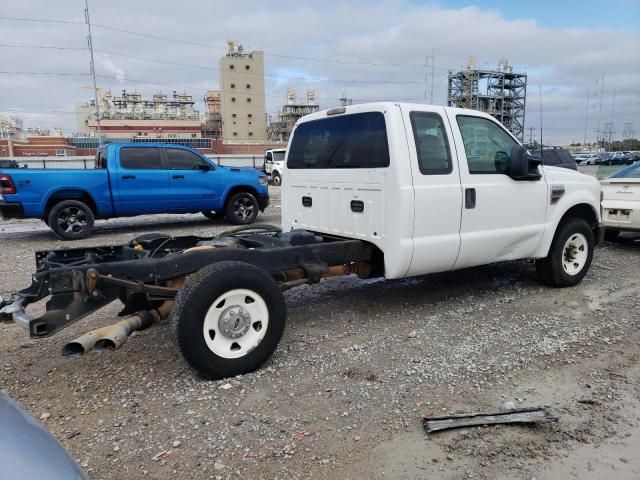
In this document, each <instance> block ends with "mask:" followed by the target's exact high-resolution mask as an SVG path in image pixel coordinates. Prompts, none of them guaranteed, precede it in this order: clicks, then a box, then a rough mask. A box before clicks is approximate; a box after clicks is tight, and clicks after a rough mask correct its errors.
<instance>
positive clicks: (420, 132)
mask: <svg viewBox="0 0 640 480" xmlns="http://www.w3.org/2000/svg"><path fill="white" fill-rule="evenodd" d="M409 117H410V118H411V127H412V128H413V138H414V139H415V142H416V151H417V153H418V166H419V167H420V172H421V173H422V174H423V175H445V174H448V173H451V170H452V165H451V154H450V151H449V141H448V139H447V134H446V132H445V130H444V123H443V122H442V117H440V115H438V114H437V113H429V112H411V113H410V114H409Z"/></svg>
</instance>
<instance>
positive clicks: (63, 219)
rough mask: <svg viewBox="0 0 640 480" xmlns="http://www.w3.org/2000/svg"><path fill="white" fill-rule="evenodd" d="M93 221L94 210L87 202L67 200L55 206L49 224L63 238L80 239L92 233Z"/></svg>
mask: <svg viewBox="0 0 640 480" xmlns="http://www.w3.org/2000/svg"><path fill="white" fill-rule="evenodd" d="M93 221H94V217H93V212H92V211H91V209H90V208H89V207H88V206H87V205H86V204H85V203H82V202H80V201H78V200H65V201H63V202H60V203H57V204H55V205H54V206H53V208H52V209H51V211H50V212H49V219H48V225H49V228H51V230H52V231H53V233H54V234H55V235H56V237H58V238H60V239H62V240H80V239H82V238H85V237H87V236H88V235H89V234H90V233H91V229H92V228H93Z"/></svg>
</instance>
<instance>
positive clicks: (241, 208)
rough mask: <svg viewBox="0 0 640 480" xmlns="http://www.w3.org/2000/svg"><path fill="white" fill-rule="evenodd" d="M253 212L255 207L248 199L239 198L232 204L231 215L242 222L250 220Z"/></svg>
mask: <svg viewBox="0 0 640 480" xmlns="http://www.w3.org/2000/svg"><path fill="white" fill-rule="evenodd" d="M255 210H256V206H255V205H254V203H253V201H252V200H251V198H249V197H240V198H238V199H237V200H236V201H234V202H233V214H234V215H235V216H236V218H239V219H240V220H242V221H246V220H248V219H249V218H251V217H252V216H253V214H254V212H255Z"/></svg>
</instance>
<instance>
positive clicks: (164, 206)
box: [0, 143, 269, 240]
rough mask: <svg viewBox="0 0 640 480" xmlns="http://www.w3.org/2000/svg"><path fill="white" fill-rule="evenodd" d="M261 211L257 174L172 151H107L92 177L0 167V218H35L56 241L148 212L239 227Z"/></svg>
mask: <svg viewBox="0 0 640 480" xmlns="http://www.w3.org/2000/svg"><path fill="white" fill-rule="evenodd" d="M268 204H269V192H268V179H267V177H266V176H265V175H264V174H263V173H262V172H258V171H257V170H253V169H240V168H229V167H223V166H220V165H216V164H215V163H213V162H212V161H210V160H209V159H207V158H206V157H204V156H202V155H201V154H200V153H199V152H197V151H195V150H192V149H190V148H187V147H181V146H176V145H163V144H144V145H142V144H139V143H130V144H129V143H126V144H108V145H106V146H103V147H100V148H99V149H98V150H97V153H96V161H95V169H93V170H80V169H64V170H63V169H32V168H27V169H12V168H4V169H3V168H0V215H2V217H3V218H40V219H42V220H44V221H45V222H46V223H47V225H49V227H50V228H51V230H53V232H54V233H55V235H56V236H58V237H59V238H61V239H63V240H76V239H80V238H84V237H86V236H87V235H89V233H90V232H91V230H92V228H93V223H94V220H95V219H97V218H114V217H127V216H134V215H145V214H154V213H196V212H202V213H203V214H204V215H205V216H207V217H208V218H212V219H213V218H224V217H226V218H227V220H228V221H229V222H231V223H233V224H238V225H244V224H248V223H252V222H253V221H255V219H256V217H257V215H258V211H259V210H260V211H263V210H264V209H265V208H266V207H267V205H268Z"/></svg>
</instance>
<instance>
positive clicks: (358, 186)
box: [282, 103, 600, 278]
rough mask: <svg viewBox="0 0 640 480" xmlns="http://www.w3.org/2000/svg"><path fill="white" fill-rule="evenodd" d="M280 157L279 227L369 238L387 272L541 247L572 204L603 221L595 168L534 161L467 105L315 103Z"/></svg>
mask: <svg viewBox="0 0 640 480" xmlns="http://www.w3.org/2000/svg"><path fill="white" fill-rule="evenodd" d="M514 155H516V156H519V158H517V159H513V156H514ZM518 161H519V162H521V164H520V165H517V162H518ZM514 162H515V163H514ZM522 162H524V163H522ZM285 163H286V165H285V169H284V170H285V176H286V178H287V182H286V185H284V187H283V192H282V227H283V230H284V231H289V230H294V229H306V230H310V231H313V232H317V233H321V234H328V235H335V236H340V237H347V238H355V239H361V240H364V241H366V242H370V243H372V244H374V245H375V246H376V247H378V248H379V249H380V251H381V252H382V253H383V255H384V274H385V277H386V278H402V277H407V276H412V275H422V274H426V273H434V272H442V271H448V270H457V269H462V268H466V267H471V266H475V265H482V264H487V263H492V262H499V261H505V260H514V259H522V258H533V259H542V258H545V257H547V255H548V253H549V250H550V248H551V247H552V242H553V240H554V237H555V236H556V231H557V229H558V227H559V225H561V223H562V222H563V221H565V220H566V219H568V218H572V217H574V216H576V215H577V216H578V217H580V218H581V219H583V220H584V222H585V223H587V224H588V228H589V229H590V233H591V234H592V235H593V236H594V237H595V238H597V237H598V236H599V232H600V230H599V227H598V225H599V224H600V205H599V195H600V186H599V184H598V182H597V180H596V179H595V178H592V177H589V176H586V175H583V174H580V173H578V172H576V171H570V170H568V169H564V168H557V167H546V166H542V165H540V162H539V160H536V159H534V158H532V157H531V156H530V155H529V154H528V152H526V149H525V148H524V147H523V146H522V145H521V144H520V142H519V141H518V140H517V139H516V138H515V137H514V136H513V135H512V134H511V133H510V132H509V131H508V130H506V129H505V128H504V127H503V126H502V125H501V124H500V123H498V122H497V121H496V120H495V119H494V118H493V117H491V116H490V115H487V114H484V113H482V112H478V111H474V110H464V109H457V108H449V107H440V106H429V105H421V104H420V105H419V104H398V103H376V104H363V105H353V106H348V107H342V108H337V109H333V110H328V111H324V112H318V113H314V114H312V115H307V116H305V117H304V118H303V119H301V120H300V121H299V122H298V124H297V125H296V127H295V129H294V131H293V133H292V137H291V140H290V143H289V146H288V149H287V156H286V162H285ZM583 240H585V239H583V235H581V236H580V242H578V243H580V245H578V244H576V248H577V249H584V248H586V247H585V245H583V243H584V242H583ZM580 251H582V250H580ZM583 260H584V261H586V259H583ZM574 263H575V262H574ZM582 266H584V265H582ZM582 266H581V267H580V268H582ZM574 268H578V267H574Z"/></svg>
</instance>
